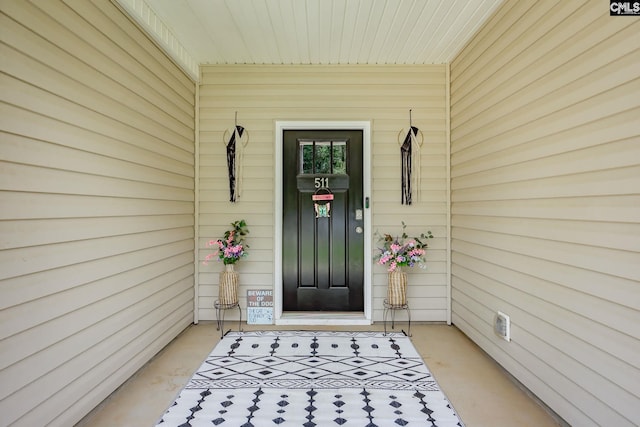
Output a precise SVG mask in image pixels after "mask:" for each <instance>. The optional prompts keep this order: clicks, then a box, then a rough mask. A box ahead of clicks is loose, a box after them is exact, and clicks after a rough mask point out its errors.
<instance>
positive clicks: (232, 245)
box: [204, 220, 249, 265]
mask: <svg viewBox="0 0 640 427" xmlns="http://www.w3.org/2000/svg"><path fill="white" fill-rule="evenodd" d="M231 225H232V226H233V229H231V230H227V231H226V232H225V233H224V238H223V239H218V240H209V241H208V242H207V247H208V248H216V252H214V253H211V254H207V255H206V256H205V257H204V264H208V263H209V262H210V261H211V260H212V259H213V258H215V257H218V258H219V259H220V260H222V262H223V263H224V264H225V265H226V264H235V263H236V262H237V261H238V260H239V259H240V258H242V257H244V256H246V255H247V252H246V251H245V249H248V248H249V245H247V244H245V243H244V236H246V235H247V234H249V230H248V229H247V223H246V222H245V221H244V220H240V221H235V222H232V223H231Z"/></svg>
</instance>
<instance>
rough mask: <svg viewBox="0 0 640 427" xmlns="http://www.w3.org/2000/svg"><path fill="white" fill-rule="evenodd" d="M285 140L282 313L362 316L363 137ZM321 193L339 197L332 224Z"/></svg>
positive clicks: (335, 134)
mask: <svg viewBox="0 0 640 427" xmlns="http://www.w3.org/2000/svg"><path fill="white" fill-rule="evenodd" d="M283 141H284V144H283V167H284V170H283V236H282V243H283V261H282V273H283V309H284V310H285V311H362V310H363V309H364V294H363V292H364V290H363V286H364V256H363V252H364V234H363V233H362V227H363V221H362V218H360V219H356V216H355V212H356V209H362V208H363V206H362V202H363V194H362V188H363V186H362V170H363V169H362V131H356V130H353V131H351V130H347V131H344V130H337V131H326V130H325V131H285V132H284V136H283ZM334 141H337V142H335V143H334ZM317 153H319V154H317ZM327 153H330V154H327ZM331 153H337V155H336V157H335V158H334V154H331ZM323 156H324V157H323ZM327 156H328V157H327ZM327 158H328V159H330V160H329V163H331V166H330V167H329V166H327ZM343 160H345V161H344V162H343ZM317 172H319V173H317ZM319 183H320V184H321V185H322V187H321V188H320V189H318V184H319ZM327 185H328V189H325V188H324V186H327ZM319 190H323V191H325V192H330V193H331V194H332V195H333V200H330V201H329V204H330V210H329V216H328V217H317V212H316V209H315V203H320V204H324V203H326V202H314V200H312V196H313V195H314V193H316V192H317V191H319ZM324 194H326V193H324ZM357 227H361V228H360V232H357V231H356V229H357Z"/></svg>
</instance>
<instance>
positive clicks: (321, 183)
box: [313, 177, 329, 188]
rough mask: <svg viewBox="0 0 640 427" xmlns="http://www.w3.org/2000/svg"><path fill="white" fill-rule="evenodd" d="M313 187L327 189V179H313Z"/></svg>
mask: <svg viewBox="0 0 640 427" xmlns="http://www.w3.org/2000/svg"><path fill="white" fill-rule="evenodd" d="M313 186H314V187H315V188H328V187H329V178H327V177H324V178H314V179H313Z"/></svg>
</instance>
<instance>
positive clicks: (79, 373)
mask: <svg viewBox="0 0 640 427" xmlns="http://www.w3.org/2000/svg"><path fill="white" fill-rule="evenodd" d="M0 4H1V7H2V14H1V15H0V19H1V22H0V34H1V40H2V43H1V44H0V49H1V50H2V51H1V52H0V57H1V58H2V59H1V60H0V67H1V68H2V75H1V76H0V85H1V90H0V96H1V98H2V101H1V102H0V108H1V109H2V110H1V112H0V123H1V127H2V133H1V134H0V135H1V136H0V138H1V142H0V414H2V415H0V418H1V421H0V424H1V425H17V426H35V425H54V426H70V425H73V424H74V423H75V422H76V421H78V420H79V419H81V418H82V417H83V416H84V415H85V414H86V413H87V412H89V411H90V410H91V409H92V408H93V407H94V406H95V405H97V404H98V403H99V402H101V401H102V400H103V399H104V398H105V397H107V396H108V395H109V394H110V393H111V392H112V391H114V390H115V389H116V388H117V387H118V386H119V385H120V384H121V383H122V382H124V381H125V380H126V379H127V378H128V377H130V376H131V375H132V374H133V373H134V372H135V371H136V370H137V369H138V368H140V367H141V366H142V365H143V364H144V363H145V362H146V361H148V360H149V359H150V358H151V356H153V355H154V354H155V353H157V352H158V351H159V350H160V349H161V348H162V347H163V346H164V345H166V344H167V343H168V342H169V341H170V340H171V339H172V338H174V337H175V336H176V335H177V334H178V333H179V332H180V331H182V330H183V329H184V328H185V327H186V326H188V325H189V324H190V323H191V321H192V319H193V273H194V257H193V238H194V235H193V233H194V231H193V223H194V217H193V212H194V190H193V189H194V142H193V141H194V92H195V86H194V84H193V82H191V81H190V80H189V79H187V78H186V77H185V76H184V75H183V73H182V72H180V71H179V69H178V68H177V67H176V66H175V65H174V64H173V63H172V62H171V61H170V60H168V59H167V57H166V56H165V55H163V54H162V53H161V52H160V51H159V50H158V49H157V48H156V47H155V45H154V44H153V43H151V42H150V41H149V39H148V38H146V37H145V36H144V35H143V34H142V33H141V32H140V31H139V30H138V29H137V28H136V27H135V26H134V25H133V24H132V23H131V22H130V21H129V20H128V19H127V18H126V17H125V16H124V15H123V14H122V13H121V12H120V11H119V10H118V9H117V8H116V7H115V6H114V5H113V4H111V3H110V2H108V1H105V0H95V1H86V0H77V1H64V2H63V1H55V0H48V1H36V2H28V1H22V0H21V1H13V0H2V1H1V3H0Z"/></svg>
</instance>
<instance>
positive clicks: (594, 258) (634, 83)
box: [451, 1, 640, 426]
mask: <svg viewBox="0 0 640 427" xmlns="http://www.w3.org/2000/svg"><path fill="white" fill-rule="evenodd" d="M639 38H640V21H639V20H638V19H637V18H635V17H610V16H609V13H608V2H602V1H589V2H580V3H578V2H557V1H538V2H523V1H507V2H505V4H503V6H502V7H501V9H499V10H498V11H497V13H496V15H495V16H494V17H493V18H492V19H491V20H490V22H489V23H488V24H487V25H486V26H485V27H484V28H483V29H482V30H481V31H480V32H479V34H478V35H477V36H476V37H475V38H474V39H473V40H472V41H471V42H470V43H469V44H468V45H467V47H466V48H465V49H464V50H463V51H462V53H461V54H460V55H459V56H458V57H457V58H456V60H455V61H454V62H453V63H452V64H451V140H452V142H451V144H452V145H451V150H452V156H451V164H452V166H451V167H452V172H451V173H452V181H451V185H452V262H453V265H452V274H453V278H452V286H453V289H452V294H453V295H452V296H453V322H454V323H455V324H456V325H457V326H458V327H459V328H461V329H462V330H463V331H464V332H465V333H466V334H468V335H469V336H470V337H471V338H472V339H473V340H474V341H475V342H477V343H478V344H479V345H480V346H481V347H482V348H483V349H484V350H486V351H487V352H488V353H489V354H490V355H491V356H492V357H494V358H495V359H496V360H497V361H498V362H499V363H500V364H501V365H503V366H504V367H505V368H506V369H507V370H509V372H511V373H512V374H513V375H514V376H515V377H516V378H517V379H519V380H520V381H521V382H522V383H524V385H525V386H526V387H528V388H529V389H530V390H532V391H533V392H534V393H535V394H536V395H537V396H539V397H540V398H541V399H542V400H543V401H544V402H545V403H546V404H547V405H549V406H550V407H551V408H552V409H553V410H554V411H556V412H557V413H558V414H559V415H560V416H562V417H563V418H564V419H565V420H566V421H568V422H569V423H570V424H572V425H575V426H595V425H601V426H605V425H606V426H614V425H615V426H631V425H637V423H638V421H639V420H640V409H639V408H640V358H639V357H638V355H639V354H640V327H639V325H640V256H639V255H640V254H639V252H640V238H639V237H640V120H639V117H640V49H639V48H638V43H637V40H638V39H639ZM497 310H501V311H503V312H505V313H507V314H509V315H510V316H511V321H512V341H511V342H510V343H507V342H506V341H503V340H501V339H500V338H498V337H497V336H496V335H494V334H493V332H492V322H493V316H494V314H495V312H496V311H497Z"/></svg>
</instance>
